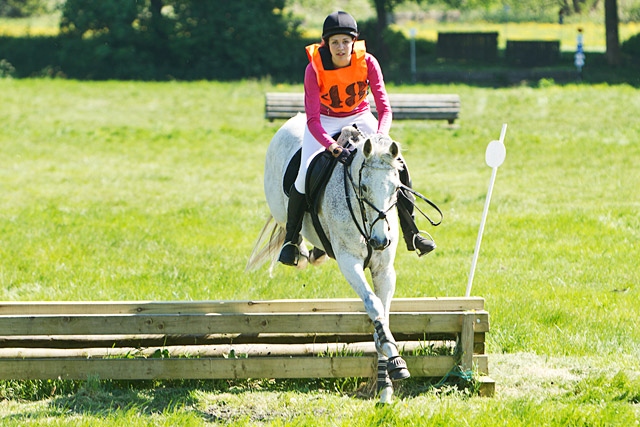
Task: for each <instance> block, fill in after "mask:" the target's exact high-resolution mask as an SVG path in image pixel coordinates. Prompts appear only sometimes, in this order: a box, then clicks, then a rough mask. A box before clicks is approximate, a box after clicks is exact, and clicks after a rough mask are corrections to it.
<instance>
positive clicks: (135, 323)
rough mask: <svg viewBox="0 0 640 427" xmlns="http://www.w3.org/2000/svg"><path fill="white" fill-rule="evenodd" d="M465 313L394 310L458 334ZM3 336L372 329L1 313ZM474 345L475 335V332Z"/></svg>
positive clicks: (425, 328) (417, 328) (252, 317)
mask: <svg viewBox="0 0 640 427" xmlns="http://www.w3.org/2000/svg"><path fill="white" fill-rule="evenodd" d="M471 313H472V316H470V317H473V318H474V320H475V322H476V325H475V326H476V328H477V330H478V331H479V332H486V331H488V323H489V322H488V313H486V312H471ZM461 316H462V314H461V313H456V312H443V313H392V314H391V315H390V327H391V330H392V331H397V332H399V333H431V332H433V333H441V332H445V333H446V332H458V331H460V330H461V329H460V327H461V326H460V325H461ZM0 331H2V335H6V336H8V335H25V336H26V335H67V334H69V335H105V334H106V335H113V334H114V332H116V331H117V332H118V333H121V334H124V335H134V334H181V333H184V332H185V331H188V332H189V333H193V334H225V333H230V334H235V333H240V334H253V335H257V334H290V333H293V334H311V335H313V334H323V333H328V334H339V333H357V334H367V333H372V332H373V327H372V324H371V321H370V319H369V317H368V316H367V315H366V314H363V313H283V314H244V313H243V314H205V315H191V314H181V315H177V314H175V315H163V314H159V315H146V314H141V315H70V316H67V315H41V316H0ZM470 339H471V344H473V335H472V336H471V338H470Z"/></svg>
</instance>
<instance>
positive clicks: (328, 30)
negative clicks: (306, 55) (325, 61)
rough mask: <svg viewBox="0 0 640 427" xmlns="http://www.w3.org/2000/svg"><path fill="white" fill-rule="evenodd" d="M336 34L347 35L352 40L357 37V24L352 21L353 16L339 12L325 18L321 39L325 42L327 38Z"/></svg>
mask: <svg viewBox="0 0 640 427" xmlns="http://www.w3.org/2000/svg"><path fill="white" fill-rule="evenodd" d="M336 34H348V35H350V36H352V37H354V38H355V37H358V34H359V33H358V24H357V23H356V20H355V19H353V16H351V15H349V14H348V13H347V12H343V11H341V10H339V11H338V12H333V13H332V14H331V15H329V16H327V18H326V19H325V20H324V25H323V26H322V39H323V40H324V41H325V42H326V41H327V40H328V39H329V37H331V36H334V35H336Z"/></svg>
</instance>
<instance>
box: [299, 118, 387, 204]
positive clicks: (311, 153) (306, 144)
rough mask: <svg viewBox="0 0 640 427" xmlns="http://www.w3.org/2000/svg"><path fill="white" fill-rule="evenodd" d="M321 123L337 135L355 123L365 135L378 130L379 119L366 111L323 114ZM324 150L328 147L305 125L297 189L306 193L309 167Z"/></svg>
mask: <svg viewBox="0 0 640 427" xmlns="http://www.w3.org/2000/svg"><path fill="white" fill-rule="evenodd" d="M320 123H322V127H323V128H324V130H325V131H326V132H327V133H328V134H329V135H335V134H337V133H338V132H340V131H341V130H342V128H343V127H345V126H351V125H353V124H355V125H356V126H357V127H358V129H359V130H360V132H362V133H363V134H365V135H371V134H374V133H376V132H377V131H378V120H377V119H376V118H375V116H374V115H373V114H372V113H371V111H364V112H362V113H359V114H356V115H354V116H349V117H329V116H323V115H321V116H320ZM324 150H326V148H325V147H324V146H323V145H322V144H320V143H319V142H318V140H316V139H315V138H314V137H313V135H311V132H309V128H308V127H307V126H305V128H304V137H303V139H302V158H301V159H300V169H298V177H297V178H296V182H295V186H296V190H298V192H299V193H301V194H304V193H305V183H306V181H307V169H308V168H309V164H310V163H311V160H313V158H314V157H315V156H316V155H317V154H320V153H322V151H324Z"/></svg>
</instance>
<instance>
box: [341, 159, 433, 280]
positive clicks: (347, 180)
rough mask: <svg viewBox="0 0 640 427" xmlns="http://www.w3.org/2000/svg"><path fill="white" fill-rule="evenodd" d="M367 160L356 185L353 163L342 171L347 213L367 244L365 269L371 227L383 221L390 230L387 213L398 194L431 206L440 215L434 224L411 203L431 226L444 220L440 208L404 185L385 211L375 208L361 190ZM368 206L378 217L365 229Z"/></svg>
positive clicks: (397, 190)
mask: <svg viewBox="0 0 640 427" xmlns="http://www.w3.org/2000/svg"><path fill="white" fill-rule="evenodd" d="M355 154H356V153H355V152H354V153H352V156H354V157H355ZM366 163H367V159H366V158H365V159H364V160H363V161H362V164H361V165H360V169H359V170H358V184H357V185H356V183H355V181H354V179H353V176H352V174H351V165H352V164H353V163H349V164H348V165H344V167H343V170H344V196H345V199H346V202H347V206H348V208H349V213H350V214H351V219H353V222H354V224H355V225H356V227H357V228H358V231H359V232H360V235H361V236H362V237H363V238H364V240H365V242H366V243H367V258H366V259H365V262H364V266H365V268H366V267H367V265H368V264H369V261H370V260H371V256H372V254H373V247H372V246H371V233H372V231H373V227H374V226H375V225H376V223H377V222H378V221H384V222H386V223H387V229H388V230H390V229H391V225H390V224H389V220H388V219H387V214H388V213H389V211H390V210H391V209H393V208H394V207H395V206H396V205H397V204H398V197H399V194H398V193H400V194H401V195H402V197H405V198H407V199H408V200H410V199H409V198H408V196H407V195H406V193H411V194H413V195H414V196H415V197H416V198H419V199H421V200H423V201H424V202H426V203H427V204H428V205H429V206H431V207H432V208H434V209H435V210H436V212H438V214H439V215H440V219H439V220H438V221H437V222H436V221H433V220H432V219H431V218H430V217H429V216H428V215H427V214H426V213H424V212H423V211H422V210H421V209H420V208H419V207H418V206H417V205H416V204H415V202H413V201H411V200H410V201H411V202H412V203H413V205H414V207H415V208H416V209H417V210H418V212H420V214H422V216H424V217H425V218H426V219H427V220H428V221H429V223H430V224H431V225H433V226H434V227H435V226H438V225H440V224H441V223H442V220H443V218H444V216H443V214H442V211H441V210H440V208H438V206H437V205H436V204H435V203H433V202H432V201H431V200H429V199H427V198H426V197H425V196H423V195H422V194H420V193H418V192H417V191H415V190H414V189H412V188H410V187H407V186H406V185H404V184H402V183H400V184H399V185H398V186H397V187H396V189H395V191H394V194H393V195H392V196H395V200H394V202H393V203H391V205H390V206H389V207H388V208H387V209H385V210H382V209H379V208H378V207H377V206H375V205H374V204H373V203H372V202H371V201H370V200H368V199H367V198H366V197H365V196H364V194H363V193H364V192H363V190H362V171H363V170H364V168H365V167H366V166H367V164H366ZM349 184H350V185H351V188H352V189H353V194H354V195H355V198H356V200H357V201H358V208H359V210H360V221H358V219H357V218H356V214H355V212H354V209H353V205H352V203H351V197H349ZM365 205H366V206H369V207H370V208H371V209H373V210H374V211H375V212H377V213H378V216H377V217H376V219H375V220H373V222H372V223H371V225H369V226H368V227H367V224H368V222H369V221H368V220H367V215H366V212H365V209H366V206H365ZM390 244H391V241H389V242H388V243H387V244H386V245H385V247H384V248H383V250H384V249H386V248H387V247H389V245H390Z"/></svg>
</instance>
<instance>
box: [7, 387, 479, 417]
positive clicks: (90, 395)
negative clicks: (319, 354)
mask: <svg viewBox="0 0 640 427" xmlns="http://www.w3.org/2000/svg"><path fill="white" fill-rule="evenodd" d="M5 383H6V382H5ZM394 386H395V396H396V399H410V398H414V397H417V396H420V395H424V394H432V395H435V396H443V395H457V396H461V397H463V398H464V397H467V396H472V395H473V394H474V393H475V392H474V385H473V383H470V382H468V381H465V380H464V379H463V378H459V377H450V378H447V380H446V381H443V380H442V379H437V378H436V379H430V378H410V379H408V380H405V381H402V382H400V383H396V384H394ZM21 387H22V390H21V391H18V390H16V392H18V394H20V395H16V394H14V395H13V396H5V397H9V399H14V400H28V401H34V402H37V401H43V400H49V401H48V403H47V404H46V406H45V407H44V408H43V407H39V408H38V409H33V410H28V411H21V412H16V413H12V414H10V415H8V416H6V417H4V419H5V420H7V421H9V420H12V421H18V422H20V421H21V420H33V419H34V418H40V417H51V416H78V415H79V416H89V417H97V418H106V417H111V416H117V415H118V414H123V413H134V414H138V415H140V416H150V415H157V414H164V413H174V412H180V411H189V412H192V413H194V414H196V415H197V416H198V417H200V418H202V419H203V420H205V421H207V422H234V421H238V420H241V419H245V420H246V419H250V420H252V421H255V422H265V421H268V420H273V419H282V418H289V417H296V416H305V415H312V416H313V415H316V416H321V415H324V414H319V413H314V414H306V413H305V411H304V410H302V409H300V408H295V407H287V405H284V406H277V407H270V408H265V407H259V406H253V405H251V404H243V405H233V404H230V403H229V402H226V399H222V400H220V401H217V400H216V399H214V400H213V401H212V402H208V403H207V404H206V405H204V407H203V405H202V402H200V399H201V398H202V395H203V394H206V393H211V394H213V395H222V394H226V395H233V396H237V397H238V400H239V401H241V402H252V400H253V398H254V397H255V395H256V393H258V392H260V393H276V394H283V393H289V392H292V393H296V394H301V395H308V397H309V400H313V399H314V397H313V395H315V394H320V395H327V394H330V395H331V394H332V395H335V396H348V397H350V398H354V399H359V400H362V401H368V400H370V401H371V402H372V403H374V402H375V401H376V400H377V398H376V396H375V380H374V379H367V378H339V379H318V378H312V379H278V380H275V379H260V380H200V381H195V380H184V381H112V380H102V381H101V380H98V379H89V380H87V381H60V380H58V381H23V382H21ZM303 400H305V399H303ZM314 411H315V412H317V411H322V408H316V409H314ZM298 412H299V413H298Z"/></svg>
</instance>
